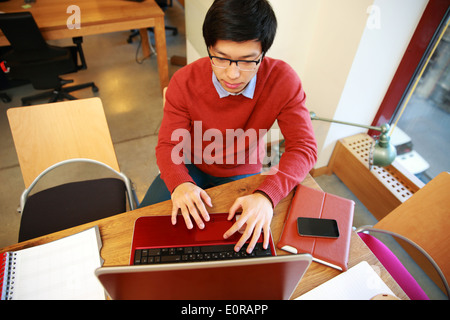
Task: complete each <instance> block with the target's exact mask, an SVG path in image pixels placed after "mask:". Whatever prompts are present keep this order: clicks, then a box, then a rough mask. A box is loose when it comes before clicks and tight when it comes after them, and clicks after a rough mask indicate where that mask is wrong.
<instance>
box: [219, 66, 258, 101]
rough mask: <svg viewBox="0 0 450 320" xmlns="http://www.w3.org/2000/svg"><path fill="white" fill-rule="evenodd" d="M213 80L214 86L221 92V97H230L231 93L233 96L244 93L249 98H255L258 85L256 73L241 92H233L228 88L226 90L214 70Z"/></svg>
mask: <svg viewBox="0 0 450 320" xmlns="http://www.w3.org/2000/svg"><path fill="white" fill-rule="evenodd" d="M212 82H213V84H214V87H215V88H216V91H217V93H218V94H219V97H220V98H225V97H228V96H230V95H232V96H237V95H240V94H242V95H243V96H244V97H247V98H249V99H253V95H254V93H255V87H256V74H255V76H254V77H253V78H252V80H250V82H249V83H248V85H247V86H246V87H245V89H244V90H242V91H241V92H239V93H231V92H228V91H227V90H225V89H224V88H223V87H222V85H221V84H220V82H219V80H218V79H217V77H216V75H215V74H214V72H213V73H212Z"/></svg>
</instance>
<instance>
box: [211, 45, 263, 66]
mask: <svg viewBox="0 0 450 320" xmlns="http://www.w3.org/2000/svg"><path fill="white" fill-rule="evenodd" d="M263 55H264V52H261V54H260V55H259V57H258V59H257V60H232V59H227V58H222V57H217V56H213V55H211V53H210V52H209V50H208V56H209V60H210V61H211V64H212V65H213V66H214V67H216V68H219V69H226V68H228V67H230V66H231V64H232V63H233V62H234V63H236V67H237V68H238V69H239V70H241V71H255V70H256V69H257V68H258V65H259V64H260V63H261V61H262V59H263ZM213 58H216V59H219V60H223V61H228V62H229V65H228V66H226V67H221V66H216V65H215V64H214V62H213ZM239 62H254V63H255V68H254V69H252V70H245V69H241V68H240V67H239Z"/></svg>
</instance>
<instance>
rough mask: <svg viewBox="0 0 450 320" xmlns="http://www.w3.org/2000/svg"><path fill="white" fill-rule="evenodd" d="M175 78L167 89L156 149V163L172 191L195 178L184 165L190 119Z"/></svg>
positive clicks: (188, 144) (188, 139) (188, 140)
mask: <svg viewBox="0 0 450 320" xmlns="http://www.w3.org/2000/svg"><path fill="white" fill-rule="evenodd" d="M180 92H181V90H180V88H179V86H178V84H177V81H176V79H175V78H173V79H172V80H171V81H170V83H169V87H168V89H167V92H166V102H165V105H164V114H163V119H162V122H161V126H160V130H159V134H158V144H157V146H156V148H155V152H156V162H157V165H158V168H159V170H160V172H161V178H162V179H163V180H164V182H165V184H166V186H167V189H168V190H169V191H170V193H172V192H173V190H174V189H175V188H176V187H177V186H178V185H180V184H181V183H183V182H192V183H195V182H194V180H193V179H192V178H191V176H190V175H189V173H188V170H187V168H186V166H185V161H184V160H185V158H184V155H183V150H185V149H183V148H189V146H190V134H189V131H190V128H191V120H190V117H189V112H188V108H187V105H186V103H187V102H186V101H184V99H183V95H182V94H180Z"/></svg>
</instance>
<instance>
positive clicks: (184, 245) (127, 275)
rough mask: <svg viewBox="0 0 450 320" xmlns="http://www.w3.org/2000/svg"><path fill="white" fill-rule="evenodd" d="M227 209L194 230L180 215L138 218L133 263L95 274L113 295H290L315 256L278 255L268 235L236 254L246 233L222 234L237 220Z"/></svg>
mask: <svg viewBox="0 0 450 320" xmlns="http://www.w3.org/2000/svg"><path fill="white" fill-rule="evenodd" d="M227 216H228V213H223V214H222V213H220V214H210V217H211V219H210V221H209V222H206V223H205V228H204V229H203V230H202V229H199V228H197V227H195V228H193V229H191V230H189V229H187V228H186V225H185V224H184V220H183V219H182V218H181V217H179V218H178V223H177V224H176V225H175V226H173V225H172V223H171V221H170V216H149V217H141V218H139V219H137V220H136V222H135V228H134V234H133V242H132V247H131V253H130V257H131V258H130V266H123V267H102V268H99V269H97V270H96V272H95V274H96V275H97V277H98V279H99V280H100V282H101V283H102V285H103V286H104V288H105V290H106V292H107V293H108V295H109V296H110V297H111V298H112V299H172V300H173V299H183V300H185V299H189V300H191V299H288V298H289V297H290V296H291V294H292V292H293V291H294V289H295V288H296V286H297V285H298V283H299V282H300V280H301V278H302V277H303V275H304V273H305V272H306V270H307V269H308V267H309V265H310V263H311V260H312V257H311V255H309V254H299V255H288V256H280V257H275V247H274V244H273V241H272V237H270V242H269V248H268V249H266V250H265V249H264V248H263V247H262V240H263V236H261V237H260V239H259V241H258V244H257V245H256V246H255V248H254V250H253V252H252V253H251V254H247V253H246V251H245V250H246V246H244V247H243V248H241V250H240V252H238V253H236V252H234V246H235V245H236V243H237V241H238V240H239V238H240V236H241V234H240V233H238V232H237V233H236V234H235V235H233V236H232V237H230V238H228V239H226V240H225V239H223V234H224V233H225V231H227V230H228V229H229V228H230V227H231V226H232V225H233V223H234V220H233V221H228V220H227Z"/></svg>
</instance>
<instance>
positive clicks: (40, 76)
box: [0, 12, 98, 105]
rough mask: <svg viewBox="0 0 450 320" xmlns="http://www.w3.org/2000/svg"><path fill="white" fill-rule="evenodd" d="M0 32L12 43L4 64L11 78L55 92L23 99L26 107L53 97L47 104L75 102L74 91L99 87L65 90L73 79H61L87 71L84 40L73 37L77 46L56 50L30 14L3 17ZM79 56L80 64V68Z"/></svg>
mask: <svg viewBox="0 0 450 320" xmlns="http://www.w3.org/2000/svg"><path fill="white" fill-rule="evenodd" d="M0 29H1V30H2V31H3V33H4V35H5V36H6V38H7V39H8V41H9V42H10V44H11V46H12V50H10V51H9V52H7V53H5V54H4V55H3V57H2V58H3V62H4V64H5V66H6V68H7V69H9V72H8V73H7V76H8V77H9V78H11V79H27V80H29V81H30V82H31V83H32V85H33V87H34V88H35V89H37V90H47V89H52V90H51V91H49V92H44V93H41V94H37V95H33V96H29V97H25V98H22V104H23V105H29V104H31V101H33V100H39V99H45V98H50V99H49V101H48V102H55V101H60V100H64V99H69V100H75V99H76V98H75V97H74V96H72V95H71V94H70V92H72V91H76V90H80V89H84V88H88V87H91V88H92V91H93V92H97V91H98V88H97V86H96V85H95V84H94V83H93V82H89V83H85V84H80V85H75V86H71V87H63V86H64V85H65V84H67V83H71V82H73V80H63V79H61V78H60V77H59V76H60V75H63V74H67V73H73V72H77V71H78V70H81V69H86V68H87V66H86V60H85V58H84V54H83V50H82V47H81V43H82V42H83V39H82V38H81V37H77V38H73V42H74V44H75V45H76V46H70V47H57V46H51V45H49V44H47V42H45V40H44V38H43V36H42V34H41V32H40V30H39V28H38V26H37V24H36V22H35V20H34V18H33V16H32V14H31V13H30V12H15V13H3V14H0ZM78 55H79V56H80V60H81V65H78Z"/></svg>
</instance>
